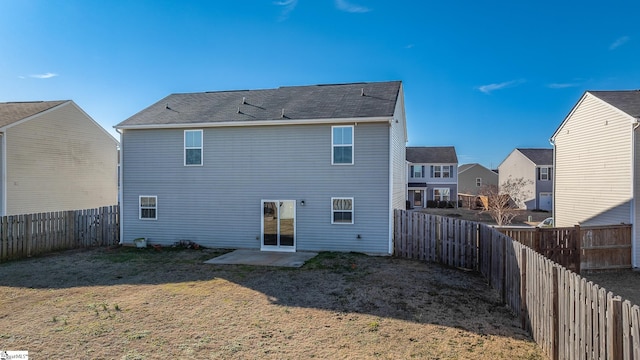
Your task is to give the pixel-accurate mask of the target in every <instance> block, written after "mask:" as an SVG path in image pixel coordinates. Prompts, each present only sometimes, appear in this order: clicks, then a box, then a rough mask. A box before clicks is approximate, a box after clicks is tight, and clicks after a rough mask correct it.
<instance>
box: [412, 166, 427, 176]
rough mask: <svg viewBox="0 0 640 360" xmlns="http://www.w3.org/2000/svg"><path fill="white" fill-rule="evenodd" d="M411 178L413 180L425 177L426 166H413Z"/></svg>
mask: <svg viewBox="0 0 640 360" xmlns="http://www.w3.org/2000/svg"><path fill="white" fill-rule="evenodd" d="M411 177H413V178H422V177H424V166H419V165H411Z"/></svg>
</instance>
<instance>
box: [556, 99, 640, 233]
mask: <svg viewBox="0 0 640 360" xmlns="http://www.w3.org/2000/svg"><path fill="white" fill-rule="evenodd" d="M631 129H632V124H631V119H630V117H629V116H627V115H625V114H623V113H621V112H620V111H618V110H616V109H615V108H613V107H611V106H610V105H608V104H606V103H604V102H602V101H601V100H599V99H597V98H595V97H593V96H592V95H590V94H588V93H587V94H586V95H585V97H584V98H583V100H582V101H581V103H579V104H578V105H577V106H576V107H575V109H574V111H573V112H572V113H571V114H570V115H569V117H568V118H567V119H566V120H565V122H564V124H563V125H562V126H561V128H559V129H558V131H557V132H556V135H555V161H556V164H555V169H554V170H555V189H554V192H555V194H554V209H555V210H554V211H555V214H554V216H555V218H556V224H557V225H558V226H573V225H576V224H582V225H609V224H619V223H621V222H624V223H629V222H630V211H631V207H630V203H631V198H632V182H631V181H630V179H631V177H632V175H633V174H632V160H633V159H632V156H633V152H632V131H631ZM636 177H637V176H636Z"/></svg>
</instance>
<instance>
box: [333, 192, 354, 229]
mask: <svg viewBox="0 0 640 360" xmlns="http://www.w3.org/2000/svg"><path fill="white" fill-rule="evenodd" d="M333 200H351V210H346V211H345V210H334V209H333ZM336 211H340V212H351V222H350V223H349V222H334V221H333V220H334V219H335V218H334V216H333V214H334V213H335V212H336ZM354 215H355V207H354V201H353V198H352V197H332V198H331V224H336V225H353V223H354V222H355V217H354Z"/></svg>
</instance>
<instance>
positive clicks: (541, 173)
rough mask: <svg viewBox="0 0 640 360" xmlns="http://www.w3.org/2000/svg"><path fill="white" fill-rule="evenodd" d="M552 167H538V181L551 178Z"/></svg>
mask: <svg viewBox="0 0 640 360" xmlns="http://www.w3.org/2000/svg"><path fill="white" fill-rule="evenodd" d="M552 169H553V168H550V167H541V168H538V180H540V181H549V180H551V173H552Z"/></svg>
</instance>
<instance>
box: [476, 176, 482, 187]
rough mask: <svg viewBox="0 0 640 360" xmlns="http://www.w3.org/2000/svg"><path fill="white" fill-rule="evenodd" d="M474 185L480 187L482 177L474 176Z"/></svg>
mask: <svg viewBox="0 0 640 360" xmlns="http://www.w3.org/2000/svg"><path fill="white" fill-rule="evenodd" d="M476 187H482V178H476Z"/></svg>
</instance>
